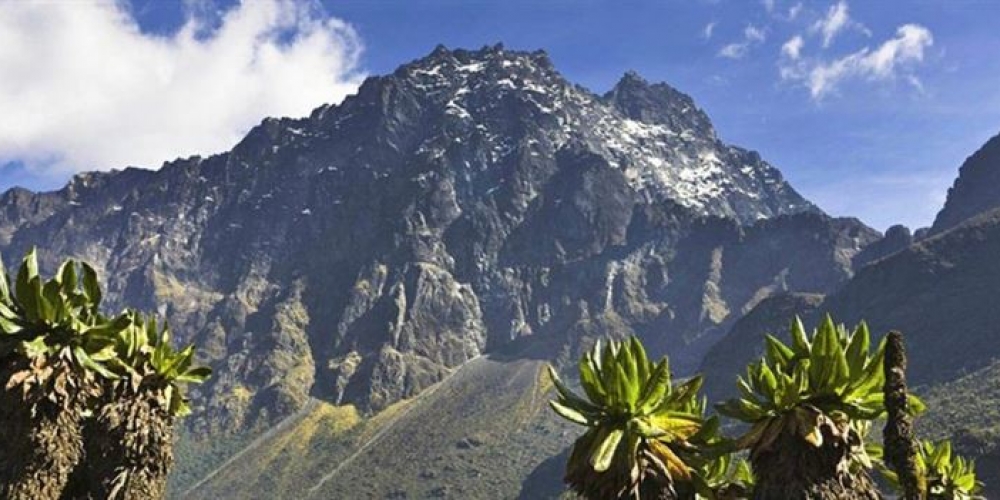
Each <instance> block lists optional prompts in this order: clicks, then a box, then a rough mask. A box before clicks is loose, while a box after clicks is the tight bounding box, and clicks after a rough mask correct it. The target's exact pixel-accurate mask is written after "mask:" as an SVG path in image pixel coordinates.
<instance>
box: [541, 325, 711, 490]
mask: <svg viewBox="0 0 1000 500" xmlns="http://www.w3.org/2000/svg"><path fill="white" fill-rule="evenodd" d="M579 372H580V385H581V386H582V388H583V391H584V396H581V395H577V394H576V393H574V392H573V391H572V390H570V389H569V388H568V387H567V386H566V385H565V384H564V383H563V382H562V381H561V380H560V378H559V376H558V374H557V373H556V371H555V369H553V368H552V367H549V373H550V375H551V377H552V380H553V383H554V384H555V387H556V391H557V393H558V398H557V399H556V400H555V401H550V405H551V406H552V409H553V410H555V412H556V413H558V414H559V415H560V416H562V417H563V418H565V419H567V420H569V421H571V422H574V423H576V424H579V425H582V426H585V427H587V428H588V429H587V432H586V433H585V434H584V435H583V436H582V437H581V438H579V439H578V440H577V442H576V444H575V445H574V450H573V453H572V456H571V458H570V463H569V464H568V466H567V471H568V472H567V478H568V480H570V482H571V483H573V482H575V483H577V484H574V487H575V488H576V489H577V490H578V491H580V492H582V493H584V494H588V495H591V497H595V496H596V495H597V493H596V492H602V493H603V494H604V495H609V494H612V495H614V496H622V495H627V494H630V492H634V491H637V488H638V487H639V483H641V481H642V480H643V478H646V477H654V476H655V477H659V478H664V479H665V480H666V481H668V482H669V483H675V482H681V483H687V484H689V485H690V486H691V487H692V488H695V489H697V490H698V491H699V492H701V493H703V494H705V495H711V494H712V492H711V491H710V488H709V485H708V483H707V482H706V480H705V478H704V477H702V476H701V475H700V473H699V471H700V470H701V468H702V467H705V466H706V465H707V464H708V463H709V462H710V461H711V459H712V458H713V452H712V451H711V450H713V449H714V448H718V447H719V446H720V445H721V444H722V441H721V438H719V437H718V420H717V419H716V418H714V417H713V418H710V419H706V418H705V417H704V411H705V402H704V401H703V400H699V399H698V397H697V395H698V390H699V389H700V387H701V382H702V379H701V377H694V378H692V379H690V380H687V381H685V382H683V383H679V384H677V385H673V384H672V383H671V374H670V367H669V363H668V361H667V359H666V358H663V359H662V360H660V361H659V362H657V363H654V362H652V361H651V360H649V359H648V358H647V355H646V351H645V349H644V348H643V346H642V344H641V343H640V342H639V340H638V339H637V338H634V337H633V338H631V339H629V340H626V341H623V342H616V341H613V340H612V341H609V342H608V343H607V344H606V345H605V346H604V347H603V349H602V347H601V344H600V342H597V344H596V345H595V346H594V348H593V349H592V350H591V351H590V352H588V353H586V354H585V355H584V356H583V358H582V359H581V360H580V363H579ZM574 478H576V479H574Z"/></svg>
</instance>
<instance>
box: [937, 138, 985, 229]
mask: <svg viewBox="0 0 1000 500" xmlns="http://www.w3.org/2000/svg"><path fill="white" fill-rule="evenodd" d="M997 207H1000V135H997V136H995V137H993V138H992V139H990V140H989V141H987V142H986V144H984V145H983V147H982V148H980V149H979V151H976V152H975V153H974V154H973V155H972V156H970V157H969V158H968V159H966V160H965V163H963V164H962V167H961V168H960V169H959V175H958V178H957V179H955V184H954V185H953V186H952V187H951V189H949V190H948V199H947V200H946V201H945V204H944V208H942V209H941V211H940V212H938V214H937V217H936V218H935V219H934V225H933V226H931V234H932V235H933V234H937V233H940V232H942V231H947V230H948V229H951V228H953V227H955V226H957V225H958V224H960V223H961V222H962V221H964V220H966V219H969V218H970V217H974V216H976V215H977V214H980V213H983V212H986V211H988V210H990V209H993V208H997Z"/></svg>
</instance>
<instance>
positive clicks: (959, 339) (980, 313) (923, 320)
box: [702, 210, 1000, 387]
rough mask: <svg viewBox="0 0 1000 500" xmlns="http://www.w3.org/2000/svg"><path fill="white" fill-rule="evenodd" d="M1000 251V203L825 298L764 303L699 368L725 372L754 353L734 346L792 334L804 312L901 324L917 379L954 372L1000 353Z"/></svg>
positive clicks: (807, 317)
mask: <svg viewBox="0 0 1000 500" xmlns="http://www.w3.org/2000/svg"><path fill="white" fill-rule="evenodd" d="M997 255H1000V210H996V211H993V212H987V213H985V214H982V215H980V216H978V217H975V218H973V219H970V220H968V221H966V222H965V223H964V224H962V225H960V226H958V227H956V228H955V229H953V230H951V231H948V232H945V233H943V234H940V235H938V236H934V237H931V238H928V239H925V240H922V241H920V242H919V243H916V244H914V245H912V246H910V247H909V248H907V249H906V250H903V251H901V252H898V253H896V254H894V255H892V256H889V257H887V258H885V259H882V260H880V261H877V262H875V263H873V264H871V265H869V266H866V267H864V268H862V269H861V270H859V271H858V273H857V275H856V276H855V277H854V278H852V279H851V280H850V281H849V282H847V283H846V284H845V285H844V286H843V287H842V288H841V289H839V290H838V291H836V292H835V293H833V294H831V295H829V296H827V297H826V298H825V299H824V300H823V301H822V302H821V303H818V304H817V303H815V302H812V303H806V302H803V301H802V300H797V299H796V298H795V297H791V298H788V297H786V298H775V299H772V300H770V301H768V302H766V303H763V304H761V305H760V306H759V307H758V310H755V311H754V312H752V313H751V314H750V315H748V316H747V317H746V318H745V319H744V320H741V322H739V323H737V325H738V327H735V328H734V329H733V330H731V331H730V333H729V335H728V336H727V337H726V338H725V339H724V340H722V341H721V342H720V343H719V344H718V345H717V346H715V347H714V348H713V349H712V350H711V352H710V353H709V354H708V355H707V356H706V358H705V362H704V363H703V365H702V368H703V370H705V371H706V372H709V373H710V376H711V377H713V378H715V377H719V378H720V379H724V378H726V377H727V375H726V374H727V373H728V374H734V373H738V372H739V371H741V370H742V369H743V367H744V366H745V365H746V363H748V362H749V361H751V360H752V359H753V358H754V356H755V354H756V353H755V352H754V351H753V350H752V349H750V348H742V349H741V348H734V347H733V346H748V345H749V346H756V345H759V344H760V343H761V340H762V339H763V334H764V333H765V332H771V333H775V334H777V335H778V336H779V337H785V338H787V335H788V332H787V330H788V326H787V324H788V318H789V317H790V315H791V313H796V312H797V313H798V314H801V315H803V319H804V321H806V322H807V323H815V322H816V321H818V319H819V317H820V315H821V314H825V313H831V314H832V315H833V317H835V318H837V320H838V321H843V322H845V323H848V324H851V325H853V324H855V323H856V322H857V321H860V320H861V319H864V320H866V321H867V322H868V324H869V326H870V327H871V328H872V331H873V332H875V333H877V334H879V335H881V334H884V333H885V332H887V331H888V330H890V329H892V330H900V331H902V332H903V333H904V334H905V335H906V341H907V345H908V348H909V357H910V372H911V373H910V375H909V377H910V379H911V380H912V381H913V382H914V383H916V384H931V383H940V382H945V381H949V380H953V379H954V378H956V377H958V376H960V375H962V374H965V373H968V372H970V371H974V370H978V369H980V368H982V367H984V366H987V365H988V364H990V363H991V362H992V361H993V360H995V359H997V358H1000V342H998V340H1000V326H998V325H1000V308H997V307H996V300H995V297H996V291H997V289H998V283H1000V259H997V258H996V257H997ZM757 318H764V319H765V320H764V321H757V320H756V319H757ZM782 318H784V319H782ZM772 320H773V321H772ZM775 322H780V323H781V324H780V325H779V324H775ZM710 386H712V387H715V385H714V384H711V385H710Z"/></svg>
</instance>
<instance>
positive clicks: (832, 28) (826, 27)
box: [810, 0, 870, 48]
mask: <svg viewBox="0 0 1000 500" xmlns="http://www.w3.org/2000/svg"><path fill="white" fill-rule="evenodd" d="M848 28H854V29H857V30H858V31H861V32H862V33H866V34H869V35H870V32H869V31H868V28H866V27H865V26H864V25H863V24H861V23H859V22H856V21H854V20H853V19H851V15H850V14H849V13H848V8H847V2H846V1H845V0H840V1H839V2H837V3H836V4H834V5H831V6H830V9H829V10H827V12H826V16H825V17H823V19H820V20H819V21H816V23H815V24H813V26H812V29H811V30H810V31H811V32H813V33H818V34H820V35H821V36H822V37H823V47H824V48H827V47H829V46H830V43H832V42H833V39H834V38H836V37H837V35H838V34H840V33H841V32H843V31H844V30H845V29H848Z"/></svg>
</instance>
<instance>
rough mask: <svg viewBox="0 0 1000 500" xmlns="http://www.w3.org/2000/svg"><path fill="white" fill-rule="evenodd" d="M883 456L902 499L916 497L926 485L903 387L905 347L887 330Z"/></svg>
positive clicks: (915, 498) (899, 337) (922, 494)
mask: <svg viewBox="0 0 1000 500" xmlns="http://www.w3.org/2000/svg"><path fill="white" fill-rule="evenodd" d="M884 366H885V387H884V391H885V408H886V412H887V417H886V422H885V430H884V432H883V433H882V436H883V438H884V442H885V459H886V462H887V463H888V464H889V466H890V467H892V469H893V470H894V471H896V475H897V477H899V483H900V484H901V485H902V486H903V498H904V499H905V500H920V499H921V498H923V496H924V494H925V491H924V490H925V489H926V485H924V484H923V481H922V480H921V477H920V473H919V472H918V470H917V442H916V440H915V439H914V437H913V421H912V419H911V418H910V411H909V403H908V391H907V388H906V350H905V348H904V346H903V336H902V334H900V333H899V332H890V333H889V336H888V341H887V342H886V347H885V365H884Z"/></svg>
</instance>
